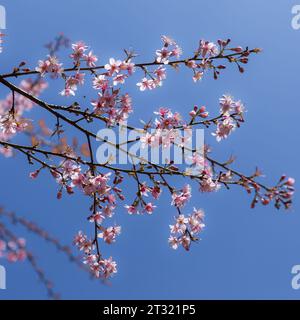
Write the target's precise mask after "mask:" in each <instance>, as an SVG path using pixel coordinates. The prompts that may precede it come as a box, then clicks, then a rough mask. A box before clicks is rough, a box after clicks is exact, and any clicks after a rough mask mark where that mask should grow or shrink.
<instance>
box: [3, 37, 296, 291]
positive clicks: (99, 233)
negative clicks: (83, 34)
mask: <svg viewBox="0 0 300 320" xmlns="http://www.w3.org/2000/svg"><path fill="white" fill-rule="evenodd" d="M161 41H162V45H161V48H160V49H158V50H156V51H154V54H153V59H152V60H151V61H146V62H142V61H140V60H141V58H140V57H139V56H138V55H137V54H135V52H133V51H130V50H124V53H121V54H119V55H118V57H119V58H116V57H111V58H110V59H109V61H103V62H102V63H101V62H100V59H99V58H98V56H97V54H96V53H95V52H94V51H93V50H92V49H91V48H90V47H89V46H88V45H86V44H85V43H84V42H82V41H78V42H74V43H72V44H71V45H70V41H69V40H68V39H67V38H66V37H65V36H64V35H63V34H61V35H59V36H58V37H57V38H56V39H55V40H54V41H52V42H50V43H49V44H48V45H47V46H46V47H47V50H48V55H46V56H45V57H42V58H41V59H40V60H39V61H38V62H37V65H36V66H32V67H28V66H27V64H26V62H21V63H19V64H18V66H17V67H14V68H13V70H12V71H10V72H8V73H5V74H1V75H0V83H1V85H2V87H3V88H6V89H7V90H8V94H7V96H6V97H5V98H4V99H3V100H1V101H0V145H1V147H0V153H1V154H2V156H4V157H7V158H9V157H12V156H14V155H17V154H20V155H22V156H24V159H25V161H27V162H28V163H29V164H30V165H33V166H34V167H35V169H34V170H33V171H32V170H30V171H31V172H30V173H29V177H30V178H31V179H38V176H39V174H41V172H42V171H43V172H44V171H45V172H48V173H49V175H48V176H49V180H52V181H53V184H56V186H57V199H60V198H61V197H63V196H67V195H71V194H74V193H82V194H84V195H85V196H86V197H87V198H89V199H90V207H89V210H90V213H89V215H88V216H87V220H88V222H86V221H85V220H83V222H82V223H90V224H91V229H90V230H91V231H90V233H89V234H85V233H83V232H82V231H78V233H77V234H76V235H74V241H73V243H74V245H75V246H76V247H77V248H78V249H79V251H80V252H81V253H82V261H79V260H78V258H77V257H75V256H73V254H72V250H71V249H70V248H69V247H67V246H63V245H61V244H60V242H59V241H57V240H56V239H55V238H54V237H52V236H49V234H48V233H47V232H46V231H44V230H43V229H41V228H40V227H38V226H36V225H35V224H34V223H32V222H29V221H27V220H26V219H24V218H20V217H18V216H17V215H15V214H12V213H8V212H6V211H5V210H4V209H2V210H1V212H0V218H3V219H4V218H6V220H5V221H4V220H3V222H1V224H0V239H1V240H0V256H2V257H4V258H7V259H8V260H9V261H13V262H14V261H19V260H24V259H28V260H29V261H30V263H31V264H32V266H33V268H34V269H35V270H36V271H37V273H38V275H39V277H40V278H41V279H42V281H43V283H45V285H46V287H47V290H48V293H49V294H50V295H51V296H55V294H54V292H53V290H52V287H51V285H50V282H49V281H48V279H47V278H46V276H45V275H44V272H42V271H41V270H39V268H38V267H37V265H36V261H35V259H34V256H33V255H32V254H31V253H30V252H29V251H28V250H27V249H26V245H25V240H24V239H23V238H19V237H18V236H16V235H15V233H14V232H12V231H11V230H10V228H9V225H10V224H21V225H23V226H24V227H26V229H28V230H29V231H32V232H34V233H36V234H38V235H39V236H40V237H42V238H44V239H45V240H46V241H48V242H50V243H51V244H53V245H55V246H56V247H57V248H58V249H59V250H60V251H62V252H64V253H65V254H67V255H68V257H69V258H70V260H71V261H74V262H76V264H79V265H80V267H81V268H83V269H84V270H87V271H88V272H90V273H92V274H93V276H94V277H95V278H101V279H107V278H110V277H111V276H113V275H114V274H116V273H117V262H116V261H114V259H113V257H111V256H104V255H103V253H102V246H103V245H104V244H108V245H110V244H112V243H114V242H115V241H116V239H117V238H118V235H119V234H120V232H121V226H119V225H113V224H112V223H111V222H110V221H111V219H110V218H112V216H113V215H114V214H115V212H116V210H117V211H118V212H120V213H122V212H125V213H128V214H130V215H138V214H146V215H147V214H149V215H151V214H159V211H160V210H159V198H160V196H161V194H162V193H165V196H166V197H169V201H170V204H171V205H172V206H173V207H174V218H172V217H170V226H169V228H170V237H169V239H168V242H169V245H170V247H171V248H173V249H177V248H179V247H182V248H183V249H185V250H187V251H188V250H190V248H191V245H192V243H195V242H197V241H198V239H199V235H200V233H202V231H203V229H204V227H205V224H204V211H203V210H202V209H200V208H197V207H195V208H194V209H193V210H192V211H191V212H189V211H186V210H185V205H186V204H187V202H189V201H192V200H191V198H192V187H193V189H194V190H193V193H197V192H200V193H213V192H217V191H218V190H219V189H220V188H226V189H228V190H230V189H231V187H240V188H241V189H244V190H246V192H247V193H249V195H250V197H251V207H252V208H254V207H255V206H256V205H257V204H259V203H260V204H262V205H268V204H270V203H273V204H274V206H275V207H276V208H277V209H279V208H281V207H283V208H285V209H288V208H290V206H291V203H292V195H293V192H294V179H293V178H290V177H287V176H285V175H282V176H281V177H279V178H278V179H277V181H276V182H275V183H274V185H273V186H267V185H265V184H263V182H262V179H261V172H260V170H259V169H256V170H255V171H254V172H252V173H250V174H245V173H242V172H239V171H237V170H235V169H234V158H233V157H230V158H229V159H227V160H224V159H221V160H218V159H215V158H214V157H213V153H212V149H211V147H210V146H208V145H204V148H203V151H202V152H200V153H199V152H198V150H197V149H192V150H190V155H191V156H190V162H189V164H188V165H187V166H185V167H184V166H182V165H177V164H176V162H175V161H174V159H172V158H170V159H167V161H166V162H165V163H164V164H160V163H156V162H153V161H151V160H148V159H145V158H141V157H140V156H139V155H137V154H132V153H131V152H130V151H128V149H127V148H125V147H124V146H125V145H130V144H133V143H135V142H137V141H140V142H141V145H142V147H150V148H155V147H156V148H164V147H166V146H170V145H171V146H175V145H176V144H177V146H178V139H176V138H177V137H178V132H181V131H183V130H191V131H192V130H195V129H196V128H202V129H205V132H206V134H210V135H213V136H214V137H215V139H216V141H217V142H218V143H222V140H223V139H227V138H228V137H229V136H230V135H231V134H232V133H233V132H234V131H236V130H237V129H238V128H239V127H240V126H241V125H242V124H243V123H244V121H245V118H244V111H245V107H244V105H243V103H242V101H241V100H237V99H235V98H234V97H232V96H230V95H225V94H224V95H223V96H222V97H220V98H219V100H218V104H219V113H217V114H212V115H210V111H209V109H208V108H207V107H206V106H197V105H195V106H191V108H190V109H189V110H188V111H187V112H186V114H183V115H181V114H180V113H178V112H176V110H172V109H171V108H169V107H168V108H166V107H160V108H156V107H155V108H154V109H153V111H154V120H152V119H151V120H149V119H144V122H143V123H142V128H139V129H137V128H135V127H134V126H132V125H130V124H128V123H129V121H130V117H132V116H133V113H134V102H133V101H132V98H131V96H130V95H129V94H128V92H127V91H126V85H127V84H128V82H129V81H128V79H129V78H130V77H131V76H132V75H133V74H138V76H139V78H140V80H139V82H138V83H136V86H135V88H134V89H135V90H140V91H147V90H163V83H164V81H167V79H166V78H167V73H168V72H169V70H170V69H176V70H178V71H180V69H182V68H187V69H188V70H189V71H190V73H191V77H190V79H186V81H191V82H201V81H205V78H206V77H209V76H213V78H214V79H216V80H217V79H218V78H219V76H220V75H221V73H222V72H223V71H224V70H225V69H226V68H227V67H231V66H232V67H235V68H237V70H238V72H239V73H243V72H244V71H245V70H244V68H245V65H247V63H248V61H249V59H250V57H252V56H253V55H256V54H258V53H260V52H261V50H260V49H259V48H248V47H241V46H237V45H232V44H231V41H230V40H229V39H226V40H217V41H216V43H214V42H211V41H206V40H200V41H199V43H198V45H196V46H195V51H194V52H193V53H189V54H184V55H183V52H182V49H181V47H180V46H179V45H178V44H177V43H176V42H175V41H174V40H173V39H171V38H170V37H167V36H162V37H161ZM61 49H62V50H63V52H65V51H68V53H66V54H64V55H63V58H59V55H58V53H59V51H60V50H61ZM179 74H180V73H177V75H176V76H179ZM50 79H51V80H50ZM54 80H55V81H57V82H58V83H59V84H60V86H61V90H60V91H59V92H54V94H56V95H60V96H63V97H64V99H65V103H64V104H63V105H61V104H55V103H53V102H52V101H45V100H43V99H41V98H40V96H42V94H43V92H44V91H45V90H50V88H49V87H50V84H51V83H52V82H53V81H54ZM199 85H201V84H199ZM83 86H87V87H89V88H92V89H93V92H94V94H93V95H92V96H91V97H87V99H86V101H87V102H85V104H82V103H79V102H78V101H77V100H76V95H78V93H79V92H80V90H81V89H82V87H83ZM161 87H162V88H161ZM158 103H159V102H158ZM37 108H40V109H42V110H43V111H44V112H45V113H46V114H49V116H51V117H52V118H53V124H51V125H50V126H49V125H47V124H46V121H45V120H43V119H40V121H39V122H38V125H34V124H33V122H32V121H31V119H30V114H33V113H34V111H35V110H36V109H37ZM95 127H97V128H98V129H101V128H110V129H116V128H123V129H124V128H125V129H126V130H128V131H129V132H135V131H138V132H139V136H138V137H136V138H135V139H128V140H127V141H125V142H122V143H120V142H112V141H109V140H108V139H107V138H103V137H99V135H98V134H97V131H95ZM74 132H75V133H74ZM17 135H23V136H24V138H23V140H22V141H24V143H22V144H19V143H16V142H15V140H14V138H15V137H16V136H17ZM184 139H187V138H182V142H184ZM99 140H100V144H101V143H103V144H104V143H106V144H109V147H110V148H112V149H114V150H115V151H118V152H123V153H125V154H126V155H127V156H128V157H129V158H131V159H132V160H133V159H134V158H135V159H136V160H138V161H131V162H128V163H127V164H118V163H117V162H116V161H115V160H116V159H114V157H109V158H108V159H107V161H105V162H99V161H98V157H97V155H96V151H95V146H96V141H98V142H97V144H98V145H99ZM25 141H28V142H27V143H25ZM70 141H71V142H70ZM178 147H179V148H181V149H184V146H183V145H182V144H180V143H179V146H178ZM20 161H22V160H21V159H20ZM174 178H175V179H176V181H177V183H178V184H180V185H181V186H180V187H177V183H176V185H174V184H173V183H172V182H171V180H172V181H174ZM128 179H129V180H132V181H134V183H135V184H136V191H135V192H133V194H132V197H131V198H128V197H127V198H125V196H124V192H123V191H122V188H123V185H124V182H125V183H126V181H127V180H128ZM28 183H29V182H28ZM49 183H50V182H49ZM74 201H76V198H75V197H74ZM195 206H197V203H195ZM1 221H2V220H1ZM206 241H209V239H206Z"/></svg>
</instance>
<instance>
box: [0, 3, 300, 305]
mask: <svg viewBox="0 0 300 320" xmlns="http://www.w3.org/2000/svg"><path fill="white" fill-rule="evenodd" d="M0 4H2V5H4V6H5V7H6V10H7V30H6V33H7V37H6V40H5V41H6V43H5V50H4V53H2V54H1V55H0V72H1V73H3V72H5V71H9V70H11V69H12V66H15V65H17V63H18V62H20V61H22V60H26V61H28V63H29V65H32V66H34V65H35V64H36V62H37V60H38V59H39V58H41V57H43V56H44V55H45V53H46V51H45V49H44V48H43V47H42V45H43V44H44V43H45V42H47V41H48V40H49V39H52V38H53V36H54V35H56V34H57V33H58V32H61V31H63V32H64V33H65V34H66V35H68V36H69V37H70V38H71V39H72V40H74V41H75V40H84V41H85V42H86V43H87V44H89V45H91V46H92V48H93V50H94V52H95V53H96V54H98V55H99V56H100V61H101V62H106V61H107V59H108V58H109V57H111V56H114V57H118V56H119V57H121V55H122V49H123V48H128V47H130V46H131V47H133V48H134V49H135V51H137V52H138V53H140V54H141V56H142V57H145V58H146V59H148V58H152V54H153V52H154V50H155V49H156V48H159V46H160V45H161V42H160V35H162V34H167V35H170V36H172V37H173V38H174V39H176V40H177V42H178V43H179V44H180V45H181V46H182V47H183V50H184V52H185V53H186V54H188V53H189V52H193V50H194V49H195V48H196V46H197V43H198V40H199V39H200V38H205V39H210V40H214V41H215V40H217V39H218V38H227V37H230V38H231V39H233V42H234V43H236V44H237V45H239V44H240V45H242V46H245V45H248V46H249V47H262V48H263V49H264V51H263V53H262V54H261V55H259V56H254V57H253V59H251V61H250V64H249V65H248V66H247V71H246V73H245V74H244V75H240V74H239V73H238V72H237V71H236V70H235V69H234V68H230V69H229V70H227V71H226V72H224V73H223V75H222V76H221V78H220V80H219V81H214V80H213V79H210V77H206V79H204V81H203V82H202V83H198V84H194V83H193V82H192V81H191V77H190V75H189V74H187V73H186V72H181V73H179V74H176V73H175V72H171V71H170V72H169V74H168V79H167V81H166V82H165V84H164V86H163V87H162V88H161V89H158V90H156V91H153V92H151V93H140V92H138V90H136V88H135V85H134V82H133V81H132V82H131V83H130V84H129V87H128V91H129V92H130V93H131V94H132V95H133V98H134V102H135V108H136V109H135V110H136V111H135V114H134V116H133V117H134V119H139V118H140V117H141V116H142V115H146V116H147V115H149V116H150V115H151V113H152V110H153V108H156V107H159V106H170V107H172V108H173V109H174V110H178V111H181V112H185V111H186V110H189V108H191V106H193V105H194V104H205V105H206V106H207V107H208V108H209V110H210V111H211V113H212V114H213V113H214V112H215V113H217V111H218V105H217V102H218V98H219V97H220V96H221V95H222V94H223V93H231V94H232V95H234V96H235V97H236V98H239V99H242V100H243V101H244V103H245V104H246V106H247V110H248V112H247V114H246V123H245V125H243V127H242V128H241V129H240V130H238V131H236V132H235V133H234V134H233V135H232V136H231V137H230V139H228V140H226V141H224V142H222V143H220V144H217V143H215V142H213V140H212V139H211V138H209V139H210V142H212V146H213V148H214V151H215V155H216V156H218V157H219V158H222V157H223V159H225V158H226V157H227V156H229V155H230V154H234V155H236V156H237V163H236V164H235V166H236V167H237V168H238V169H240V170H243V171H245V172H250V171H251V170H253V169H254V167H255V166H256V165H258V166H259V167H260V168H261V169H262V170H263V171H264V173H265V174H266V175H267V176H266V178H265V181H266V183H267V182H269V183H273V182H274V181H275V180H277V178H278V177H279V176H280V175H281V174H282V173H287V174H288V175H291V176H294V177H295V178H296V180H299V178H300V177H299V167H298V166H299V164H298V163H299V135H300V127H299V123H298V121H299V120H298V119H299V101H300V90H299V75H300V63H299V57H300V45H299V43H300V30H299V31H295V30H293V29H292V28H291V23H290V21H291V17H292V15H291V8H292V6H293V5H294V4H295V1H289V0H278V1H276V2H275V1H259V0H251V1H238V0H234V1H233V0H231V1H230V0H227V1H216V0H214V1H199V0H198V1H196V0H194V1H192V0H186V1H170V0H164V1H158V0H153V1H137V0H131V1H122V0H119V1H99V0H86V1H84V2H83V1H78V0H73V1H57V0H53V1H37V0H35V1H33V0H27V1H21V0H19V1H17V0H10V1H7V0H1V1H0ZM142 57H141V58H140V59H141V60H144V58H142ZM57 91H58V86H57V85H55V86H54V87H53V90H51V89H49V90H48V91H47V93H45V95H44V98H45V99H48V101H51V102H58V101H60V100H61V98H59V97H58V96H57V95H56V92H57ZM5 94H6V91H4V90H3V88H2V87H0V95H1V98H2V97H4V96H5ZM33 112H39V111H38V110H37V111H33ZM0 165H1V181H0V190H1V192H0V203H1V204H2V205H4V206H5V207H6V208H7V209H9V210H14V211H16V212H18V213H19V214H21V215H24V216H26V217H27V218H28V219H31V220H35V221H37V222H38V223H39V224H40V225H41V226H44V227H45V228H46V229H48V230H49V231H50V232H51V233H53V234H55V235H56V236H57V237H58V238H60V239H61V240H62V242H64V243H67V244H70V243H71V241H72V237H73V235H74V233H75V232H77V230H79V229H82V230H85V231H88V230H89V228H90V225H88V224H87V223H86V220H85V217H86V216H87V214H88V201H87V200H86V199H85V198H84V197H81V196H80V195H78V194H77V195H74V196H72V197H65V198H64V199H62V200H61V201H57V200H56V198H55V195H56V185H55V183H53V182H52V181H51V182H49V180H48V177H47V176H46V175H43V176H41V177H40V178H39V179H38V180H36V181H31V180H29V179H28V173H29V172H30V168H29V167H28V165H27V163H26V161H25V159H24V158H22V157H21V156H20V155H19V156H17V157H16V158H14V159H9V160H7V159H3V158H1V159H0ZM130 188H131V185H129V186H128V189H129V191H130ZM132 190H133V189H132ZM298 199H299V197H297V195H296V197H295V200H294V207H293V209H292V210H291V211H290V212H288V213H287V212H285V211H277V210H275V208H274V207H271V206H270V207H263V208H262V207H257V208H256V209H255V210H251V209H250V208H249V204H250V198H249V197H248V196H247V194H246V193H245V191H243V190H241V189H233V190H231V191H230V192H228V191H226V190H222V191H220V192H218V193H215V194H209V195H207V194H200V193H197V190H196V187H195V188H194V197H193V201H192V202H191V203H190V205H189V208H192V206H193V205H194V206H196V207H202V208H204V210H205V212H206V224H207V228H206V230H205V232H204V233H203V235H202V241H201V242H200V243H199V244H196V245H194V246H193V247H192V249H191V251H190V252H189V253H187V252H183V250H178V251H173V250H171V249H169V247H168V244H167V238H168V233H169V229H168V225H169V224H170V222H171V221H172V217H173V216H174V214H175V211H174V208H171V207H170V199H169V197H168V196H166V193H165V195H164V197H163V198H162V199H161V201H160V207H159V209H157V210H156V212H155V213H154V214H153V216H150V217H149V216H143V217H130V216H127V215H126V213H125V212H124V210H123V208H121V207H120V208H119V209H118V210H117V213H116V215H115V218H114V221H116V222H117V223H121V224H122V226H123V233H122V235H121V236H120V238H119V241H117V243H116V244H115V245H113V246H112V247H107V248H106V249H105V252H106V254H109V253H111V254H112V255H113V256H114V258H115V259H116V260H117V261H118V265H119V273H118V274H117V276H116V277H115V278H114V279H113V280H112V283H111V286H103V285H102V284H101V283H99V282H97V281H92V280H90V279H89V278H88V276H87V275H86V274H85V273H84V272H81V271H80V270H79V269H78V268H77V267H76V266H75V265H73V264H71V263H69V262H68V261H67V259H66V258H65V257H64V256H63V255H62V254H60V253H57V252H56V250H55V249H53V248H51V247H49V245H45V244H44V243H43V242H41V240H40V239H39V238H37V237H35V236H32V235H27V234H26V232H25V231H24V230H23V229H18V231H19V233H20V235H23V236H26V237H27V238H28V242H29V243H28V246H29V247H30V248H32V250H33V251H34V252H35V253H36V255H37V258H38V261H39V263H40V265H41V266H42V267H43V268H44V269H46V270H47V274H48V275H49V277H50V278H51V279H53V281H54V284H55V288H56V290H57V291H59V292H60V293H61V294H62V298H69V299H70V298H75V299H79V298H81V299H114V298H115V299H138V298H140V299H144V298H145V299H146V298H149V299H150V298H165V299H167V298H169V299H185V298H190V299H202V298H204V299H212V298H217V299H221V298H222V299H230V298H291V299H299V298H300V290H299V291H295V290H293V289H292V288H291V285H290V282H291V277H292V276H291V272H290V271H291V268H292V266H293V265H294V264H300V234H299V230H300V215H299V200H298ZM1 263H2V264H4V265H5V266H6V267H7V272H8V280H7V287H8V289H7V290H6V291H3V290H2V291H0V299H8V298H34V299H42V298H45V297H46V296H45V292H44V288H43V286H41V285H40V284H39V282H38V280H37V277H36V275H35V274H34V273H33V272H32V271H31V269H30V267H29V265H28V264H27V263H23V264H15V265H11V264H7V263H3V262H2V261H1Z"/></svg>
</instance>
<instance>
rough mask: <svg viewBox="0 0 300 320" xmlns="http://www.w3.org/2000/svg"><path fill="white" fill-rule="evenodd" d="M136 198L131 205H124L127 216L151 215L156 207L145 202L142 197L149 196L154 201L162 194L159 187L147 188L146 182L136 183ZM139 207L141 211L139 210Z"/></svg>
mask: <svg viewBox="0 0 300 320" xmlns="http://www.w3.org/2000/svg"><path fill="white" fill-rule="evenodd" d="M138 185H139V186H138V191H137V197H136V199H135V200H134V202H133V204H131V205H125V206H124V207H125V209H126V210H127V212H128V214H130V215H132V214H143V213H147V214H150V215H151V214H152V213H153V211H154V209H155V208H156V206H155V205H154V204H153V203H152V202H151V201H145V198H144V197H148V196H149V194H151V196H152V198H153V199H154V200H158V198H159V197H160V195H161V193H162V189H161V188H160V186H159V185H154V186H152V187H151V186H148V185H147V183H146V182H142V183H138ZM139 206H140V207H141V210H140V209H139Z"/></svg>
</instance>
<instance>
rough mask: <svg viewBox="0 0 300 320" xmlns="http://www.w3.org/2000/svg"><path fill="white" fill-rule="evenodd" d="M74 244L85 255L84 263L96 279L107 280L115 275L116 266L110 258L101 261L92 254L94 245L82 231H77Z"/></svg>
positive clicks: (96, 255)
mask: <svg viewBox="0 0 300 320" xmlns="http://www.w3.org/2000/svg"><path fill="white" fill-rule="evenodd" d="M74 244H75V245H76V246H77V247H78V249H79V250H81V251H83V252H84V253H85V257H84V263H85V264H87V265H88V267H89V268H90V270H91V272H92V273H93V274H94V276H95V277H96V278H100V277H101V278H109V277H111V276H113V275H114V274H115V273H117V264H116V262H115V261H113V259H112V257H109V258H108V259H103V258H102V257H100V256H99V255H98V254H94V253H92V250H94V249H95V244H94V242H93V241H92V240H89V239H88V237H87V236H86V235H85V234H83V233H82V231H79V232H78V234H77V235H76V236H75V238H74Z"/></svg>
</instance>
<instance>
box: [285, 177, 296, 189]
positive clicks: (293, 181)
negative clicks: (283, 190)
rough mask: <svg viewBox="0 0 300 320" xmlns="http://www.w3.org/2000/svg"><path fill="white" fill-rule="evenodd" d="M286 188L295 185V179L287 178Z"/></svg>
mask: <svg viewBox="0 0 300 320" xmlns="http://www.w3.org/2000/svg"><path fill="white" fill-rule="evenodd" d="M285 184H286V185H287V186H289V187H292V186H293V185H294V184H295V179H294V178H288V179H287V181H286V183H285Z"/></svg>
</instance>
